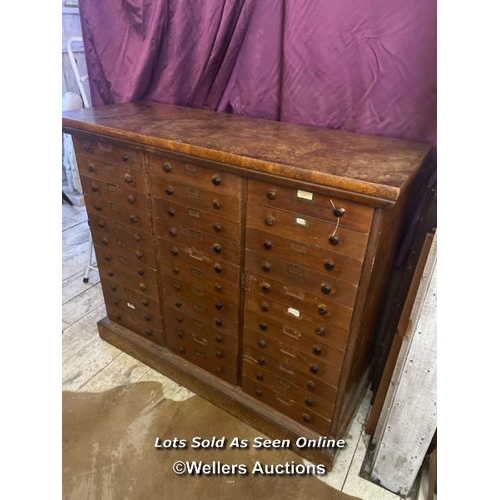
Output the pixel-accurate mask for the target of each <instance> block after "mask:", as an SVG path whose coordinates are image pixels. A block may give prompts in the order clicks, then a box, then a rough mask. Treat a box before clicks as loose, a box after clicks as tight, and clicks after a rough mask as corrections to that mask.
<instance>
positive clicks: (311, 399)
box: [242, 360, 337, 418]
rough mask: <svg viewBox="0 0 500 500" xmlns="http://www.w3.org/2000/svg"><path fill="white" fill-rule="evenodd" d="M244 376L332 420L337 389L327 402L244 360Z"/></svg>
mask: <svg viewBox="0 0 500 500" xmlns="http://www.w3.org/2000/svg"><path fill="white" fill-rule="evenodd" d="M242 374H243V378H245V377H247V378H248V379H250V380H253V382H254V383H256V384H260V385H263V386H264V387H267V388H268V389H271V390H273V391H275V392H278V393H281V394H283V395H284V396H286V399H287V400H290V399H293V400H294V401H296V402H297V403H299V404H302V405H305V407H307V408H310V409H311V410H312V411H314V412H315V413H317V414H318V415H322V416H323V417H325V418H332V414H333V408H334V406H335V402H334V401H335V400H334V397H335V395H336V392H337V391H336V390H335V389H334V390H333V398H332V399H330V400H325V399H322V398H320V397H318V396H317V395H316V394H313V393H311V391H308V390H306V389H303V388H299V387H297V386H296V385H294V384H292V383H291V382H290V381H289V380H287V379H286V378H282V377H280V376H279V375H276V374H274V373H271V372H268V371H267V370H263V369H262V368H261V367H256V366H255V365H253V364H251V363H249V362H247V361H246V360H243V368H242Z"/></svg>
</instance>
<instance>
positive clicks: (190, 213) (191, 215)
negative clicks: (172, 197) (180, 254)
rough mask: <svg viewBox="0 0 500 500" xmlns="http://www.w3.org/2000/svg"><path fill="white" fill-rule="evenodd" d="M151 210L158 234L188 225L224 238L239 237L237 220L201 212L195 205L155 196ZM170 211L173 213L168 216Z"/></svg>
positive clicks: (170, 232)
mask: <svg viewBox="0 0 500 500" xmlns="http://www.w3.org/2000/svg"><path fill="white" fill-rule="evenodd" d="M153 211H154V214H155V226H156V227H157V231H158V235H159V236H164V235H165V234H167V233H168V234H172V232H173V233H176V232H179V230H180V228H181V227H189V228H191V229H194V230H197V231H201V232H204V233H207V234H208V233H210V234H212V235H213V236H218V237H220V238H224V239H226V240H232V241H238V240H239V238H240V225H239V224H238V223H237V222H234V221H232V220H229V219H224V217H222V216H219V215H218V214H211V213H208V212H202V211H201V210H198V209H197V208H196V207H189V206H184V205H179V204H177V203H173V202H170V201H165V200H159V199H157V198H155V199H154V200H153ZM170 213H173V214H174V215H173V216H170V215H169V214H170ZM174 236H175V234H174Z"/></svg>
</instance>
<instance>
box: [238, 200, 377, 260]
mask: <svg viewBox="0 0 500 500" xmlns="http://www.w3.org/2000/svg"><path fill="white" fill-rule="evenodd" d="M247 227H253V228H256V229H260V230H263V231H265V232H266V233H267V234H268V235H269V238H268V239H270V240H272V236H274V235H278V236H283V237H284V238H288V239H291V240H298V241H300V242H302V243H305V244H308V245H314V246H317V247H319V248H324V249H326V250H331V251H335V252H337V253H341V254H343V255H347V256H348V257H351V258H352V259H355V260H358V261H360V262H361V261H362V260H363V258H364V255H365V249H366V245H367V243H368V234H367V233H363V232H361V231H356V230H354V229H350V228H347V227H343V226H342V225H340V226H339V227H338V228H336V224H335V222H332V223H329V222H325V221H323V220H319V219H314V218H313V217H310V216H306V215H302V214H299V213H297V212H285V211H284V210H279V209H276V208H273V207H266V206H263V205H257V204H255V203H251V204H250V203H249V204H248V209H247Z"/></svg>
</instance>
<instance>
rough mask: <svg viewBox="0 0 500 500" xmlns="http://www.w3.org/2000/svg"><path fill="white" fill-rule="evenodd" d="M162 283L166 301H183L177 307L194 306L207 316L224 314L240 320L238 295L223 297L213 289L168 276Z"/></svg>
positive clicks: (232, 319) (231, 318)
mask: <svg viewBox="0 0 500 500" xmlns="http://www.w3.org/2000/svg"><path fill="white" fill-rule="evenodd" d="M162 283H163V290H164V297H165V301H167V302H169V303H170V304H171V303H173V302H172V301H175V302H176V301H181V302H182V304H180V305H179V306H177V305H176V304H174V305H175V306H176V309H182V310H185V309H186V308H194V310H196V311H197V312H203V311H205V312H206V313H207V316H209V315H211V314H222V315H224V316H225V317H226V318H227V319H228V320H231V321H234V322H235V324H236V323H237V322H238V308H237V307H236V306H235V302H236V301H237V297H230V298H229V299H228V298H222V297H220V295H219V296H218V295H216V294H215V293H214V291H213V290H207V289H206V288H205V287H203V286H199V285H194V284H192V283H186V282H184V281H181V280H178V279H174V278H171V277H166V279H165V280H163V282H162Z"/></svg>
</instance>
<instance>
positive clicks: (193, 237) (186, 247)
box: [157, 227, 240, 265]
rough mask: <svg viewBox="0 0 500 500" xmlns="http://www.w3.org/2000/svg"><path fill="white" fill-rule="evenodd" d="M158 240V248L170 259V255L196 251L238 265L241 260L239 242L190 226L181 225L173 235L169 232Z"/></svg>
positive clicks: (163, 255)
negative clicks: (196, 229)
mask: <svg viewBox="0 0 500 500" xmlns="http://www.w3.org/2000/svg"><path fill="white" fill-rule="evenodd" d="M157 241H158V250H159V252H160V254H161V255H162V257H163V258H164V259H170V256H175V255H178V253H179V252H184V253H187V254H189V255H191V254H192V253H193V252H195V253H197V254H198V255H200V254H204V255H207V256H211V257H212V258H214V259H220V260H223V261H225V262H232V263H233V264H236V265H239V262H240V253H239V247H238V243H237V242H235V241H230V240H226V239H224V238H218V237H217V236H215V235H213V234H210V233H208V234H206V233H202V232H201V231H195V230H193V229H191V228H189V227H179V231H178V232H175V233H174V234H173V235H172V234H170V233H167V234H166V235H164V236H163V237H161V238H158V240H157Z"/></svg>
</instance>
